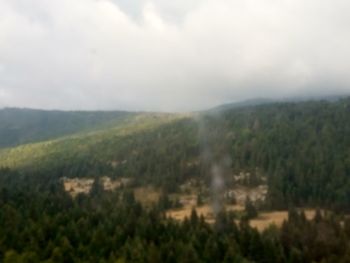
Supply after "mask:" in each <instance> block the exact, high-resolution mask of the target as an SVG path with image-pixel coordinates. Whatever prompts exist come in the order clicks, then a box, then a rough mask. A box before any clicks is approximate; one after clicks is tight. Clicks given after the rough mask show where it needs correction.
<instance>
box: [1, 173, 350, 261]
mask: <svg viewBox="0 0 350 263" xmlns="http://www.w3.org/2000/svg"><path fill="white" fill-rule="evenodd" d="M18 176H19V174H17V173H14V172H11V171H9V170H2V171H0V180H1V184H0V185H1V187H0V207H1V209H0V261H1V262H4V263H10V262H11V263H17V262H18V263H24V262H25V263H29V262H36V263H37V262H46V263H49V262H62V263H70V262H94V263H95V262H111V263H117V262H118V263H121V262H150V263H157V262H165V263H167V262H181V263H186V262H189V263H196V262H266V263H274V262H288V263H290V262H337V263H338V262H349V261H350V245H349V244H350V242H349V241H350V221H349V219H345V221H340V219H339V218H338V217H336V216H334V215H332V214H329V215H324V214H322V213H321V212H320V211H318V213H316V216H315V218H314V220H311V221H308V220H306V219H305V215H304V214H303V213H302V212H297V211H296V210H294V209H291V210H290V213H289V221H288V222H285V223H284V224H283V226H282V228H281V230H279V229H277V228H276V227H270V228H269V229H267V230H265V231H264V232H263V233H259V232H258V231H257V230H256V229H253V228H251V227H250V226H249V224H248V221H245V220H242V221H241V222H239V223H236V222H235V221H234V219H235V218H234V215H232V214H229V213H226V212H224V211H222V212H221V213H219V214H218V215H217V216H216V220H215V223H214V224H213V225H209V224H207V223H206V222H205V221H204V219H203V218H202V217H199V216H198V215H197V214H196V212H195V211H193V212H192V214H191V216H190V218H188V219H186V220H185V221H184V222H182V223H180V222H176V221H174V220H171V219H168V218H166V217H165V216H164V213H163V211H162V210H161V209H159V208H158V206H155V207H154V208H152V209H149V210H145V209H144V208H142V206H141V205H140V204H139V203H137V202H135V199H134V198H133V195H132V193H131V192H129V191H125V190H123V191H119V192H102V191H98V189H96V191H95V190H94V191H92V193H91V195H89V196H88V195H81V196H78V197H77V198H76V199H74V200H72V199H71V198H70V197H69V196H68V195H67V194H66V193H65V192H64V191H63V190H62V187H61V185H58V184H55V183H54V182H52V184H50V186H48V187H46V188H45V187H43V188H42V190H41V191H37V190H35V187H33V185H31V183H32V182H31V181H30V179H29V181H26V182H25V183H23V181H21V180H19V181H18V180H17V182H16V184H15V183H14V182H15V181H16V180H15V179H14V178H16V177H18ZM32 187H33V189H34V190H31V189H32ZM342 224H343V225H344V226H342Z"/></svg>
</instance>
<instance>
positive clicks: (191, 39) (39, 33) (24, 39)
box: [0, 0, 350, 111]
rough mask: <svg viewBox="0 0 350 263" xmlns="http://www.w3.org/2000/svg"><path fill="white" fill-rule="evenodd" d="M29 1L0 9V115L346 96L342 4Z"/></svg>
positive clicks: (4, 1) (4, 3)
mask: <svg viewBox="0 0 350 263" xmlns="http://www.w3.org/2000/svg"><path fill="white" fill-rule="evenodd" d="M29 2H30V3H29ZM29 2H28V1H23V0H0V107H5V106H11V107H13V106H16V107H31V108H43V109H85V110H98V109H107V110H108V109H124V110H155V111H189V110H200V109H206V108H210V107H213V106H216V105H219V104H222V103H227V102H231V101H241V100H246V99H251V98H256V97H264V98H273V99H278V98H286V97H296V96H323V95H336V94H348V92H349V91H350V85H349V84H350V76H349V74H348V69H349V68H350V65H349V64H350V51H349V48H348V47H349V45H350V33H349V32H350V31H349V26H350V17H349V16H348V10H349V9H350V3H349V2H348V1H343V0H334V1H319V0H310V1H302V0H293V1H291V0H280V1H277V0H248V1H247V0H238V1H228V0H202V1H201V0H190V1H176V3H169V1H162V0H151V1H125V0H113V1H112V0H76V1H74V3H72V1H69V0H60V1H58V0H52V1H42V0H34V1H29Z"/></svg>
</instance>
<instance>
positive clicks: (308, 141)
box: [0, 99, 350, 209]
mask: <svg viewBox="0 0 350 263" xmlns="http://www.w3.org/2000/svg"><path fill="white" fill-rule="evenodd" d="M349 113H350V100H349V99H342V100H339V101H336V102H327V101H312V102H300V103H272V104H267V105H260V106H247V107H242V108H238V109H237V108H234V109H225V110H222V111H214V112H213V113H210V112H209V113H208V112H206V113H202V114H201V113H199V114H192V115H191V114H189V115H176V114H160V115H152V114H144V115H142V116H139V117H137V118H134V119H132V120H130V121H128V122H125V123H124V124H123V125H121V126H116V127H114V128H113V127H112V128H106V129H104V130H102V131H97V132H95V133H90V134H82V135H78V136H72V137H66V138H62V139H57V140H52V141H46V142H42V143H37V144H29V145H25V146H19V147H16V148H10V149H5V150H2V151H0V157H1V159H0V166H3V167H10V168H13V169H20V170H22V171H27V172H31V173H33V172H36V173H44V174H50V176H51V177H55V178H59V177H62V176H66V177H82V176H88V175H89V176H99V175H100V176H102V175H109V176H112V177H118V176H123V177H132V178H135V179H136V180H137V181H140V182H145V181H147V182H150V183H153V184H156V185H158V186H162V187H166V188H168V189H169V190H171V191H175V190H176V189H175V188H176V186H177V185H179V184H180V183H182V182H184V181H186V180H188V179H190V178H198V177H199V178H201V179H203V180H206V181H207V182H208V183H209V182H210V178H211V172H210V171H211V166H212V165H214V164H219V165H221V163H222V160H224V159H228V160H229V167H225V173H224V175H223V176H224V177H229V176H230V174H232V173H236V172H239V171H241V170H252V169H256V168H258V169H260V170H261V171H262V172H263V173H264V174H265V175H266V176H267V178H268V186H269V194H268V205H269V206H271V207H273V208H285V207H286V206H287V205H288V204H289V203H294V204H296V205H300V204H303V205H305V204H309V205H313V206H314V205H323V206H332V208H337V209H338V208H339V209H349V208H350V207H349V205H348V204H349V203H350V190H349V189H350V187H349V186H350V181H349V176H348V175H349V173H350V151H349V148H350V137H349V136H348V134H350V133H349V132H350V114H349ZM121 163H122V164H121ZM119 164H120V165H119ZM226 168H227V169H226Z"/></svg>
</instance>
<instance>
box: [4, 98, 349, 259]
mask: <svg viewBox="0 0 350 263" xmlns="http://www.w3.org/2000/svg"><path fill="white" fill-rule="evenodd" d="M42 114H44V115H45V114H47V116H48V118H51V117H50V116H51V114H53V115H54V116H55V114H56V113H52V112H50V113H44V112H43V113H42ZM60 114H61V113H60ZM62 114H63V113H62ZM67 114H68V113H67ZM74 114H75V113H69V114H68V115H69V116H70V117H69V118H68V119H70V120H71V121H73V120H72V119H71V118H73V117H72V116H74ZM77 114H78V116H80V117H79V118H78V119H80V120H81V122H79V121H77V120H74V121H73V122H75V121H76V123H75V124H74V125H72V126H71V128H70V131H69V132H68V131H67V134H66V133H65V132H64V131H63V130H62V129H61V130H60V131H59V132H57V133H55V132H56V131H55V128H52V132H50V133H49V134H48V133H46V131H44V130H45V129H44V128H43V127H45V125H43V126H40V125H39V126H40V127H37V124H36V122H34V123H33V124H31V122H30V121H29V120H28V123H27V122H26V121H24V120H22V119H21V118H19V119H18V120H17V119H16V118H14V119H11V120H10V121H8V122H6V123H7V124H6V125H5V124H3V123H0V130H2V131H4V130H6V127H8V123H9V122H11V123H12V124H11V125H13V127H18V137H17V138H16V140H14V141H11V140H12V139H9V138H10V137H6V136H5V137H2V140H3V141H4V144H5V145H6V143H8V142H10V143H9V144H8V145H10V144H12V143H14V144H19V143H21V142H26V143H25V144H23V145H19V146H16V147H7V148H3V149H0V207H1V209H0V262H5V263H9V262H46V263H49V262H62V263H63V262H65V263H67V262H110V263H116V262H118V263H122V262H152V263H154V262H191V263H192V262H349V260H350V259H349V258H350V257H349V255H350V246H349V240H350V230H349V229H350V223H349V216H348V213H349V211H350V190H349V189H350V180H349V179H350V178H349V174H350V138H349V134H350V99H341V100H336V101H332V102H330V101H308V102H293V103H292V102H290V103H268V104H262V105H242V106H241V107H229V106H225V107H222V108H216V109H214V110H212V111H206V112H202V113H191V114H160V113H138V114H127V113H96V115H94V114H95V113H91V115H89V114H88V113H77ZM80 114H82V115H80ZM86 114H88V115H89V116H93V117H91V118H92V119H90V117H87V116H88V115H86ZM99 114H102V115H103V116H104V117H102V115H99ZM104 114H106V115H104ZM109 114H110V115H109ZM74 118H75V117H74ZM74 118H73V119H74ZM99 118H101V119H99ZM53 119H54V117H53ZM51 121H52V120H50V121H49V122H51ZM67 121H68V120H67V119H65V118H63V117H62V121H61V125H65V124H64V123H66V122H67ZM17 122H18V123H17ZM31 125H33V127H32V128H30V127H31ZM68 126H69V125H68ZM26 129H28V131H29V134H30V133H31V132H33V131H36V136H37V137H35V138H36V139H34V137H32V136H30V139H28V138H29V137H26V136H28V135H26V132H25V130H26ZM21 134H23V137H22V136H21ZM63 134H64V135H63ZM61 135H63V136H61ZM45 136H49V137H50V139H49V140H44V138H45ZM4 138H8V139H4ZM28 140H29V141H30V140H40V142H36V143H27V142H29V141H28ZM42 140H44V141H42ZM67 178H68V179H69V178H71V179H72V180H76V182H77V183H76V184H77V185H78V186H79V185H80V187H81V185H82V184H83V183H82V182H83V181H79V180H80V179H83V180H85V181H88V180H90V181H91V182H92V185H91V189H90V190H89V191H86V193H88V194H84V193H85V192H83V193H82V192H80V193H78V194H76V195H74V196H72V195H70V194H69V192H68V191H67V189H65V188H64V187H63V183H62V182H63V181H62V180H68V179H67ZM102 178H108V179H109V180H111V182H114V181H113V180H115V182H130V184H122V183H120V184H116V187H115V188H114V190H113V191H111V190H106V187H105V185H104V184H103V183H102V182H103V181H102ZM237 178H238V179H237ZM118 180H119V181H118ZM238 184H242V185H241V186H239V187H240V188H239V189H238V190H239V191H243V190H242V189H244V191H250V190H251V189H257V188H259V187H261V186H262V187H263V188H264V187H266V189H267V195H266V199H264V200H263V201H264V202H253V201H251V200H249V198H247V200H246V203H245V207H243V210H235V209H231V208H232V207H235V206H234V205H235V204H237V203H236V202H237V200H232V199H228V198H227V196H226V193H230V191H231V192H232V191H235V190H237V188H235V187H237V185H238ZM147 189H148V190H147ZM150 189H151V190H150ZM65 190H66V191H65ZM152 191H153V192H152ZM254 191H255V190H254ZM140 193H141V196H140ZM150 196H156V197H157V198H155V199H154V200H153V201H152V202H147V200H149V199H151V198H150ZM192 196H194V197H195V199H196V200H195V201H196V204H195V205H193V204H192V203H190V205H189V206H188V207H190V208H191V206H192V207H195V208H201V209H202V210H203V209H204V208H206V207H208V206H212V207H213V208H212V210H213V211H214V212H213V213H212V217H204V216H200V215H199V214H197V212H196V211H195V210H193V211H192V212H191V213H190V214H189V216H187V217H185V218H184V219H183V220H175V219H173V217H172V216H171V213H169V211H170V209H173V210H172V211H175V212H179V211H182V210H181V209H182V208H183V207H184V206H186V203H181V202H180V201H181V200H180V199H181V198H182V199H183V200H185V201H186V198H188V197H191V198H192ZM224 196H225V199H224ZM218 202H219V203H222V205H221V206H219V207H217V209H215V206H216V203H218ZM223 204H225V205H223ZM295 207H297V208H295ZM306 207H308V208H313V209H314V211H315V213H314V216H313V217H312V219H310V217H309V216H307V215H305V213H304V212H303V208H306ZM228 208H230V209H228ZM280 209H284V210H285V211H286V210H289V212H288V218H287V219H288V220H287V221H284V222H281V225H279V226H278V227H277V226H269V227H267V228H263V229H260V230H259V231H258V229H256V228H253V227H252V226H251V224H250V220H251V219H253V218H255V217H259V213H260V211H262V210H264V211H265V212H268V211H271V210H273V211H275V210H280Z"/></svg>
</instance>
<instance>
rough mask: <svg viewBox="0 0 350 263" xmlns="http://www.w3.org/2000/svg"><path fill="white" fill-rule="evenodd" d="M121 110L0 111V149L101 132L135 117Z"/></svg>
mask: <svg viewBox="0 0 350 263" xmlns="http://www.w3.org/2000/svg"><path fill="white" fill-rule="evenodd" d="M136 114H137V113H128V112H121V111H110V112H108V111H106V112H103V111H100V112H99V111H96V112H88V111H81V112H79V111H75V112H73V111H71V112H70V111H43V110H31V109H16V108H6V109H2V110H0V148H5V147H13V146H17V145H21V144H25V143H32V142H38V141H44V140H51V139H55V138H59V137H61V136H64V135H70V134H74V133H77V132H89V131H91V130H98V129H104V128H105V127H109V126H113V125H115V124H116V123H118V122H122V121H123V120H125V119H127V118H129V117H131V116H134V115H136Z"/></svg>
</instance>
